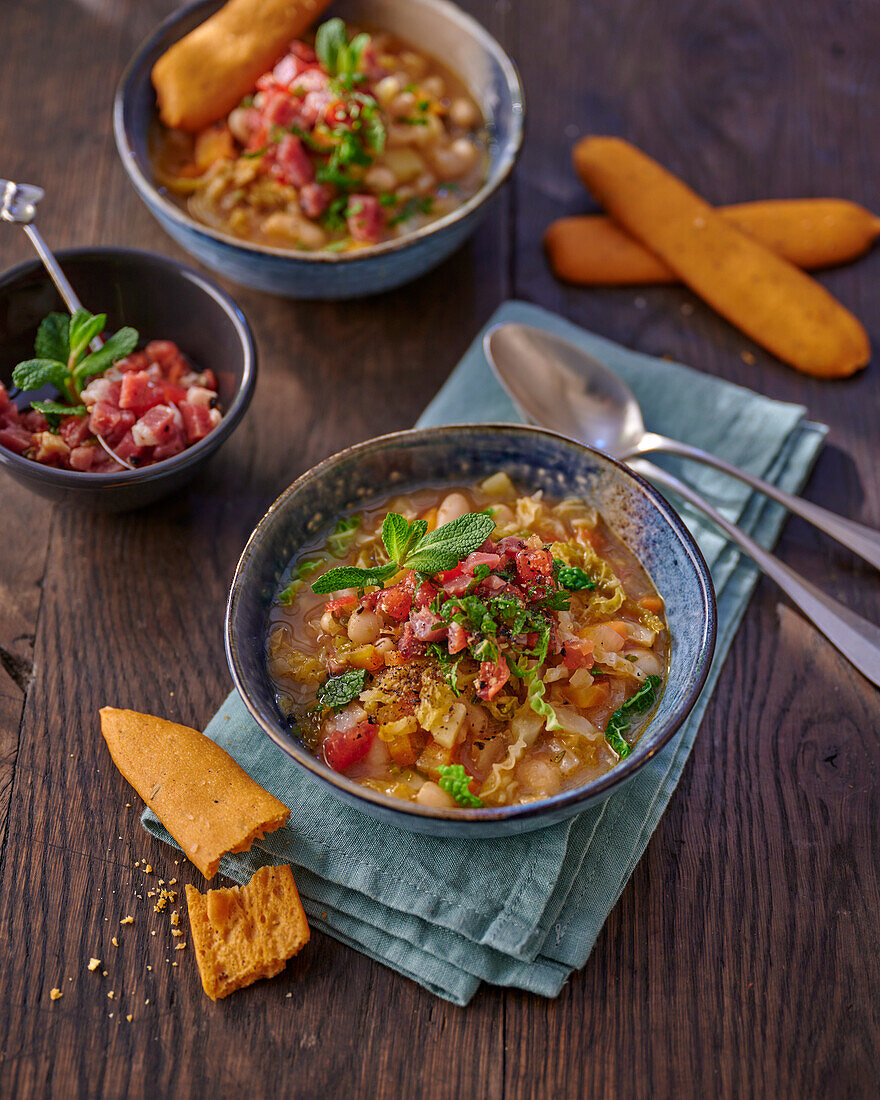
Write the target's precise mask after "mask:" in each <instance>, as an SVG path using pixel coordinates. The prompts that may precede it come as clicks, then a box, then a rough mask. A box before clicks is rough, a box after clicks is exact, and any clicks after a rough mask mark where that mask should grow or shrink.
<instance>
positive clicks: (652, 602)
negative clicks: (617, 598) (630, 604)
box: [639, 596, 663, 614]
mask: <svg viewBox="0 0 880 1100" xmlns="http://www.w3.org/2000/svg"><path fill="white" fill-rule="evenodd" d="M639 607H643V608H644V609H645V610H646V611H653V612H654V613H655V614H659V613H660V612H661V611H662V610H663V601H662V600H661V599H660V597H659V596H642V598H641V599H640V600H639Z"/></svg>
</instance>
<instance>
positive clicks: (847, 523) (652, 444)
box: [638, 432, 880, 569]
mask: <svg viewBox="0 0 880 1100" xmlns="http://www.w3.org/2000/svg"><path fill="white" fill-rule="evenodd" d="M638 450H639V453H640V454H642V453H644V452H645V451H664V452H666V453H667V454H672V455H678V456H679V457H680V458H692V459H694V460H695V461H697V462H702V463H704V464H705V465H706V466H713V467H714V468H715V469H716V470H721V471H722V473H725V474H730V476H731V477H737V478H739V479H740V481H744V482H745V483H746V485H749V486H751V488H752V489H757V490H758V492H759V493H763V494H764V495H765V496H768V497H770V499H771V500H775V501H776V502H777V503H778V504H781V505H783V506H784V507H785V508H787V509H788V510H789V512H793V513H794V514H795V515H796V516H800V517H801V519H805V520H806V521H807V523H812V524H813V526H814V527H818V528H819V530H820V531H824V532H825V534H826V535H830V536H831V537H832V538H833V539H837V541H838V542H840V543H843V545H844V546H846V547H847V548H848V549H849V550H852V552H853V553H854V554H858V556H859V557H860V558H863V559H864V560H865V561H867V562H870V564H871V565H873V566H874V568H875V569H880V531H874V530H872V529H871V528H870V527H865V526H863V525H862V524H861V523H855V522H854V521H853V520H851V519H844V517H843V516H838V515H836V514H835V513H834V512H829V511H828V509H827V508H820V507H819V505H818V504H812V503H811V502H810V501H809V500H804V499H803V497H798V496H795V495H794V494H793V493H787V492H786V491H785V490H784V489H780V488H779V487H778V486H776V485H772V484H771V483H770V482H769V481H764V479H763V478H760V477H755V475H754V474H750V473H749V472H748V471H747V470H741V469H740V468H739V467H738V466H734V465H733V464H732V463H730V462H725V461H724V459H723V458H718V457H717V455H713V454H711V453H710V452H709V451H704V450H702V449H701V448H699V447H692V446H691V445H690V444H689V443H680V442H679V441H678V440H677V439H669V438H667V437H666V436H665V435H657V434H656V433H655V432H647V433H646V434H645V436H644V438H643V440H642V441H641V442H640V444H639V448H638Z"/></svg>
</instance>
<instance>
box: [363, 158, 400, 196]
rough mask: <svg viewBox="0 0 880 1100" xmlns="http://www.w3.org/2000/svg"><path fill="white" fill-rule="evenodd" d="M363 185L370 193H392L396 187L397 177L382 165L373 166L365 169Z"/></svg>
mask: <svg viewBox="0 0 880 1100" xmlns="http://www.w3.org/2000/svg"><path fill="white" fill-rule="evenodd" d="M364 183H365V184H366V185H367V187H369V189H370V190H371V191H393V190H394V188H395V187H396V186H397V176H395V174H394V173H393V172H392V171H391V169H390V168H388V167H386V166H385V165H384V164H374V165H373V166H372V167H371V168H368V169H367V174H366V175H365V176H364Z"/></svg>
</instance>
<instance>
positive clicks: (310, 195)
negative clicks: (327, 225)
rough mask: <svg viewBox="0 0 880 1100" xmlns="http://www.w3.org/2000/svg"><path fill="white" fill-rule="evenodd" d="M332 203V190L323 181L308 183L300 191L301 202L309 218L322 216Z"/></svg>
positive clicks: (303, 210)
mask: <svg viewBox="0 0 880 1100" xmlns="http://www.w3.org/2000/svg"><path fill="white" fill-rule="evenodd" d="M329 203H330V190H329V188H328V187H325V186H324V184H323V183H307V184H306V185H305V187H303V189H302V190H301V191H300V193H299V204H300V207H301V208H302V212H303V213H304V214H305V216H306V217H307V218H320V216H321V215H322V214H323V213H324V211H325V210H326V209H327V206H328V205H329Z"/></svg>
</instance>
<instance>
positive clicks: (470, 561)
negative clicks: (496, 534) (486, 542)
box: [461, 550, 501, 577]
mask: <svg viewBox="0 0 880 1100" xmlns="http://www.w3.org/2000/svg"><path fill="white" fill-rule="evenodd" d="M500 564H501V556H500V555H499V554H486V553H484V552H481V551H479V550H477V551H475V552H474V553H473V554H468V556H467V557H466V558H465V559H464V561H463V562H462V563H461V569H462V572H463V573H466V574H467V575H468V576H469V577H472V576H473V575H474V571H475V570H476V568H477V566H478V565H488V566H489V569H490V570H491V569H497V568H498V566H499V565H500Z"/></svg>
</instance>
